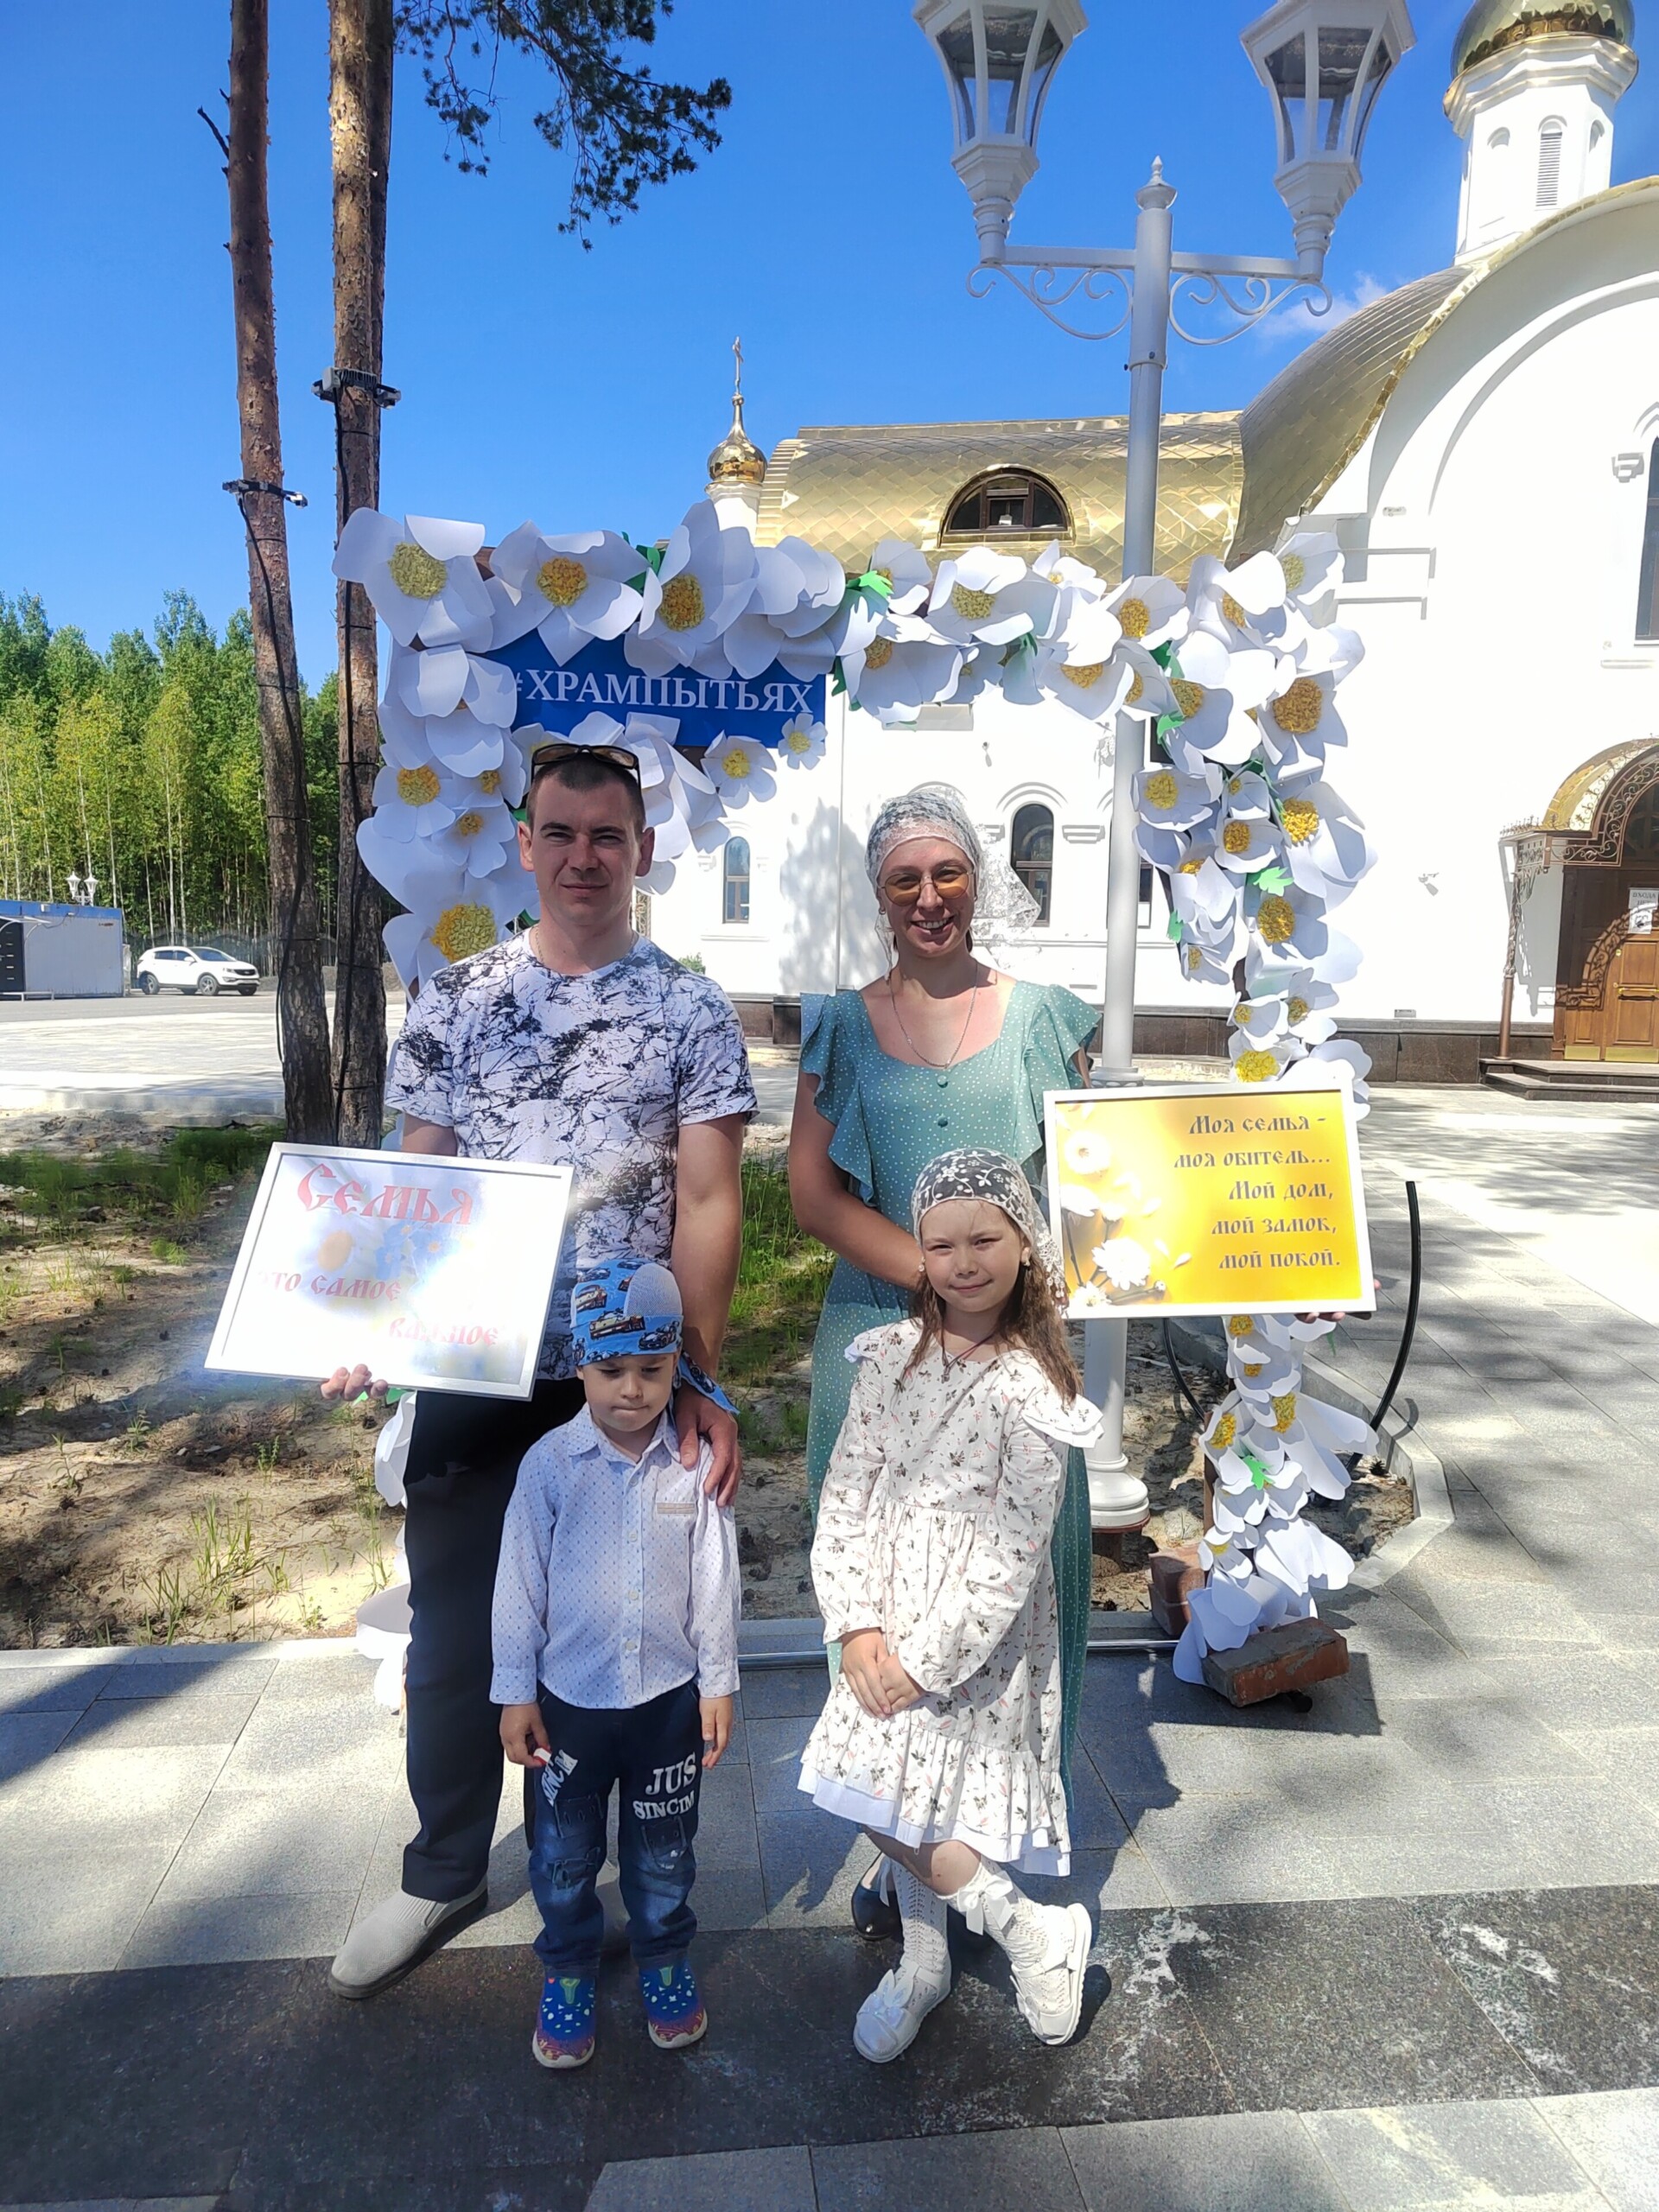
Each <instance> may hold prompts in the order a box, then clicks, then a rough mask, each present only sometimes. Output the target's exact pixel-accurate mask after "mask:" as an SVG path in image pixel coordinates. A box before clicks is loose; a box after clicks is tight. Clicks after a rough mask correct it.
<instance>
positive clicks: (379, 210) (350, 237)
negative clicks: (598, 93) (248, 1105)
mask: <svg viewBox="0 0 1659 2212" xmlns="http://www.w3.org/2000/svg"><path fill="white" fill-rule="evenodd" d="M392 45H393V25H392V0H330V4H329V10H328V74H329V91H328V121H329V131H330V137H331V140H332V144H333V150H334V366H335V368H336V369H338V370H345V369H353V370H356V371H358V372H360V373H362V374H364V375H366V376H370V377H373V378H378V377H379V375H380V361H381V353H380V343H381V329H382V324H383V321H384V319H385V266H386V168H387V163H388V162H389V161H390V159H391V61H392ZM336 419H337V421H338V423H339V433H340V442H339V466H338V468H337V470H336V477H335V484H336V493H337V509H338V513H337V520H338V523H339V524H340V527H342V528H343V527H344V525H345V522H346V517H347V516H348V515H350V514H351V513H353V512H354V510H355V509H357V508H359V507H372V506H375V505H378V503H379V498H380V410H379V408H378V406H377V405H376V404H375V403H374V401H373V400H372V398H370V397H366V396H365V394H364V393H362V392H359V391H353V390H350V389H347V390H346V391H343V392H342V393H341V395H340V399H339V402H338V412H337V416H336ZM337 604H338V621H339V632H340V860H339V874H338V879H337V880H338V896H337V898H336V901H335V910H334V935H335V944H336V948H337V950H336V959H335V969H334V1089H335V1094H336V1096H337V1097H338V1099H339V1102H340V1143H342V1144H360V1145H378V1143H379V1142H380V1135H381V1128H380V1125H381V1120H382V1108H383V1096H384V1092H385V1075H386V994H385V982H384V980H383V977H382V974H381V967H380V962H381V944H380V928H381V924H382V922H383V920H384V919H385V904H384V901H383V899H382V897H381V893H380V890H379V887H378V885H377V884H376V883H375V881H374V880H373V878H372V876H371V875H370V874H369V873H368V871H367V870H366V869H365V868H364V866H363V864H362V861H360V860H359V857H358V851H357V825H358V823H359V822H360V821H361V820H362V819H363V817H365V815H366V814H367V813H368V812H369V811H370V809H371V807H372V791H373V785H374V778H375V770H376V766H377V765H378V762H377V756H378V752H379V724H378V719H377V717H376V714H375V696H376V690H377V665H376V652H375V634H374V609H373V607H372V606H371V605H370V603H369V598H368V594H367V593H366V592H365V591H364V590H363V588H361V586H360V585H358V584H345V583H342V584H341V585H340V590H339V596H338V602H337Z"/></svg>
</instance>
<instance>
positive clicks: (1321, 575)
mask: <svg viewBox="0 0 1659 2212" xmlns="http://www.w3.org/2000/svg"><path fill="white" fill-rule="evenodd" d="M1274 550H1275V551H1276V553H1277V556H1278V560H1279V570H1280V574H1281V575H1282V576H1283V578H1284V580H1285V596H1286V598H1287V599H1288V600H1289V601H1290V603H1291V605H1292V606H1293V607H1298V608H1300V611H1301V613H1303V614H1304V615H1306V617H1307V618H1308V620H1310V621H1317V620H1318V619H1319V613H1321V612H1322V611H1323V609H1324V607H1325V604H1326V603H1327V602H1328V601H1330V600H1331V598H1332V594H1334V592H1335V590H1336V588H1337V586H1338V583H1340V582H1341V581H1342V548H1341V547H1340V546H1339V545H1338V543H1337V541H1336V538H1335V537H1333V536H1332V534H1331V532H1330V531H1291V532H1287V534H1286V535H1285V537H1284V539H1283V542H1282V543H1281V544H1279V545H1278V546H1277V547H1276V548H1275V549H1274Z"/></svg>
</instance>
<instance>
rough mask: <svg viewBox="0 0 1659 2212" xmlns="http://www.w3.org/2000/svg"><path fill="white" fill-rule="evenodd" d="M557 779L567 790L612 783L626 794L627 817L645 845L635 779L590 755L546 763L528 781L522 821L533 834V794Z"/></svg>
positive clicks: (641, 806)
mask: <svg viewBox="0 0 1659 2212" xmlns="http://www.w3.org/2000/svg"><path fill="white" fill-rule="evenodd" d="M550 780H556V781H557V782H558V783H560V784H562V785H563V786H564V788H565V790H566V791H601V790H602V789H603V788H604V786H605V785H607V784H614V785H617V786H618V787H619V788H620V790H622V791H626V794H627V799H628V818H629V820H630V822H631V823H632V825H633V834H634V836H636V837H637V838H638V839H639V840H640V842H644V839H645V794H644V793H643V792H642V791H641V790H640V788H639V783H638V781H637V780H636V779H635V778H633V777H632V776H631V775H630V774H629V773H628V772H627V770H626V768H620V767H618V766H617V764H616V762H615V761H614V760H604V759H602V758H601V756H600V755H599V754H597V753H566V754H565V755H564V757H563V759H562V760H549V761H547V762H546V763H545V764H544V765H543V766H542V767H540V768H538V769H537V772H536V773H535V774H534V775H533V776H532V777H531V779H530V789H529V791H526V792H525V794H524V819H525V821H526V822H527V823H529V825H530V827H531V830H532V831H533V830H534V829H535V827H536V793H537V790H538V789H539V787H540V786H541V785H543V784H544V783H547V782H549V781H550Z"/></svg>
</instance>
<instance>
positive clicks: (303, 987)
mask: <svg viewBox="0 0 1659 2212" xmlns="http://www.w3.org/2000/svg"><path fill="white" fill-rule="evenodd" d="M268 33H269V25H268V0H231V92H230V141H231V149H230V160H229V162H228V164H227V168H226V175H228V177H229V180H230V188H231V244H230V252H231V284H232V298H233V300H234V303H235V315H236V397H237V408H238V413H239V414H240V416H241V418H242V474H243V475H244V476H245V477H246V478H249V479H250V480H252V481H254V482H256V483H262V484H280V483H281V482H282V481H283V438H282V425H281V421H280V418H279V416H278V413H277V311H276V304H275V299H274V295H273V291H272V286H271V270H270V205H269V200H268V197H267V194H266V177H265V167H266V161H265V156H266V137H267V121H266V94H267V85H268V79H269V35H268ZM243 496H244V502H245V512H246V516H247V521H248V607H249V612H250V614H251V618H252V625H253V661H254V673H255V677H256V680H257V684H258V687H259V745H260V757H261V763H262V767H263V772H264V811H265V843H266V849H267V851H268V854H269V860H268V863H267V873H268V876H269V896H270V919H269V923H268V926H269V928H270V933H271V936H272V937H273V938H274V939H275V940H276V943H277V1034H278V1037H279V1039H280V1040H281V1045H282V1055H283V1106H284V1109H285V1119H286V1123H287V1129H288V1134H289V1136H290V1137H293V1138H296V1139H299V1140H301V1141H308V1142H311V1143H317V1142H325V1143H326V1142H327V1140H328V1139H329V1138H330V1137H331V1136H332V1135H333V1134H334V1092H333V1087H332V1084H331V1083H330V1079H329V1068H328V1015H327V1003H326V1001H325V1000H324V997H323V988H322V956H321V947H320V945H319V944H318V939H317V886H316V876H315V869H314V868H313V865H312V858H311V821H310V809H309V806H308V802H307V798H306V784H305V747H304V740H303V731H302V725H301V721H300V678H299V664H298V661H297V658H296V654H295V650H294V610H293V607H292V604H291V603H290V601H289V573H288V520H287V513H288V511H287V509H286V507H285V506H284V505H283V501H282V500H281V499H277V497H276V496H275V495H274V494H272V493H269V492H252V493H245V494H244V495H243ZM113 868H114V862H113V860H111V873H113Z"/></svg>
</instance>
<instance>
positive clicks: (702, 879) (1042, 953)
mask: <svg viewBox="0 0 1659 2212" xmlns="http://www.w3.org/2000/svg"><path fill="white" fill-rule="evenodd" d="M958 718H959V719H960V720H961V721H963V722H965V723H967V724H968V726H967V727H957V728H937V727H936V728H922V729H914V730H909V729H892V730H888V729H884V728H882V727H881V725H880V723H879V722H877V721H874V718H873V717H872V716H870V715H863V714H859V713H857V712H855V711H850V710H849V708H848V705H847V702H846V700H845V699H844V697H842V698H832V699H831V700H830V702H829V711H828V715H827V717H826V727H827V728H828V731H829V744H828V747H827V748H826V751H825V755H824V758H823V760H822V761H821V762H820V763H819V764H818V766H817V767H816V768H813V769H810V770H806V771H790V770H785V771H783V772H780V774H779V779H778V789H777V794H776V796H775V797H774V798H772V799H771V800H768V801H766V802H765V803H763V804H759V805H751V806H749V807H747V808H746V809H744V810H743V813H742V815H741V817H739V818H738V827H739V829H740V830H741V833H742V834H743V835H745V836H747V839H748V842H749V849H750V856H751V864H752V880H751V895H750V913H749V921H748V924H747V926H734V925H727V924H726V923H725V922H724V921H723V920H722V918H721V916H722V911H723V906H722V893H723V880H724V879H723V872H722V871H723V865H724V863H723V857H722V855H719V854H710V855H693V856H692V857H691V859H690V861H687V862H684V863H683V864H682V866H681V868H680V869H679V872H678V875H677V880H676V882H675V885H674V887H673V889H672V890H671V891H670V892H669V893H665V894H664V895H663V896H662V897H660V898H658V899H656V900H655V901H654V902H653V911H652V935H653V936H654V937H655V938H656V939H657V940H658V943H659V944H662V945H664V947H665V948H666V950H669V951H670V952H671V953H674V954H675V955H677V957H684V956H685V955H687V954H689V953H695V954H696V955H697V956H698V957H700V958H701V959H702V961H703V963H704V964H705V965H706V967H707V968H708V970H709V974H710V975H711V976H715V978H716V979H717V980H718V981H719V982H721V984H722V985H724V987H725V988H727V989H728V991H730V992H731V993H733V994H734V995H736V996H760V997H771V996H773V995H784V996H791V997H792V996H794V995H797V994H798V993H799V992H801V991H817V990H834V989H836V988H842V987H855V986H857V985H859V984H861V983H864V982H868V981H869V979H870V978H871V977H872V976H876V975H880V973H882V972H883V971H884V969H886V967H887V964H888V955H887V952H886V950H885V948H884V946H883V944H882V941H881V937H880V931H879V929H878V925H877V916H876V910H875V902H874V898H873V896H872V894H871V893H870V889H869V887H868V883H867V881H866V880H865V874H864V841H865V837H866V835H867V833H868V829H869V826H870V824H871V823H872V822H873V821H874V818H875V816H876V814H877V813H878V812H879V811H880V808H881V806H882V805H883V804H885V802H886V801H887V799H889V798H893V796H894V795H895V794H896V793H898V792H899V791H906V790H908V789H910V788H911V787H912V785H916V784H919V783H925V782H931V781H943V782H946V783H951V784H954V785H956V786H957V789H958V790H959V791H961V792H962V793H963V797H964V798H966V800H967V802H968V806H969V813H970V815H971V816H972V818H973V820H974V822H975V823H976V825H977V826H978V828H979V830H980V834H981V836H982V838H983V839H984V841H985V842H986V844H987V846H988V847H993V848H995V849H996V850H998V851H999V852H1000V853H1001V855H1002V856H1003V858H1004V859H1006V858H1007V851H1008V835H1009V830H1010V828H1011V825H1012V823H1013V820H1014V812H1015V810H1016V809H1017V808H1019V807H1020V806H1021V805H1023V804H1026V803H1027V802H1028V801H1035V802H1037V803H1039V804H1044V805H1046V806H1048V807H1049V808H1050V809H1051V810H1052V812H1053V815H1054V826H1055V837H1054V874H1053V889H1052V898H1051V906H1050V921H1049V925H1048V926H1047V927H1046V928H1040V929H1033V930H1029V931H1024V932H1021V933H1020V935H1018V936H1017V937H1014V938H1008V939H1006V940H1003V941H1001V943H1000V944H999V945H998V946H997V948H996V950H997V956H998V957H999V959H1000V960H1001V963H1002V964H1003V965H1004V966H1005V967H1007V969H1010V970H1011V972H1013V973H1014V974H1015V975H1017V976H1023V977H1026V978H1028V979H1029V980H1031V981H1033V982H1053V983H1059V984H1063V985H1065V987H1066V988H1069V989H1071V990H1075V991H1076V992H1077V993H1078V995H1080V996H1081V997H1084V998H1085V999H1088V1000H1090V1001H1093V1002H1095V1003H1096V1004H1097V1003H1098V1002H1099V1000H1100V995H1101V988H1102V975H1103V969H1104V965H1105V957H1106V954H1105V946H1106V940H1105V927H1104V922H1105V908H1106V849H1107V848H1106V837H1107V830H1108V826H1109V821H1110V816H1111V804H1110V790H1109V785H1110V774H1111V771H1110V763H1109V756H1108V758H1107V760H1105V761H1104V762H1102V761H1100V760H1097V758H1096V754H1097V751H1098V746H1099V734H1098V733H1097V732H1096V729H1095V728H1094V726H1093V725H1092V724H1091V723H1088V722H1085V721H1083V720H1082V719H1081V718H1080V717H1079V716H1077V715H1073V714H1072V713H1071V710H1070V709H1068V708H1065V707H1063V706H1059V705H1051V706H1045V707H1020V706H1015V705H1013V704H1012V703H1010V702H1007V701H1006V700H1005V699H1003V698H1002V696H1001V693H1000V692H991V693H988V694H986V695H982V696H981V697H980V698H979V699H977V700H976V701H975V702H974V703H973V705H972V706H971V708H969V709H956V710H954V715H952V719H953V720H955V719H958ZM1166 920H1167V914H1166V909H1165V907H1164V905H1163V900H1162V894H1161V893H1160V892H1155V893H1154V903H1153V908H1152V915H1151V920H1150V924H1149V925H1148V926H1147V928H1146V929H1144V930H1143V931H1141V938H1140V957H1139V967H1140V984H1139V991H1138V998H1139V1001H1140V1003H1141V1004H1142V1005H1143V1006H1150V1005H1162V1006H1172V1005H1173V1006H1185V1005H1189V1004H1190V1005H1192V1006H1202V1005H1205V1004H1217V1003H1221V1002H1223V1000H1224V994H1219V993H1217V992H1215V991H1214V990H1209V991H1204V992H1199V991H1194V990H1192V989H1191V988H1189V987H1188V986H1187V985H1186V984H1185V982H1183V981H1182V980H1181V978H1180V976H1179V974H1178V972H1177V969H1176V963H1175V953H1174V948H1173V945H1172V944H1170V943H1169V940H1168V938H1167V937H1166V934H1165V925H1166Z"/></svg>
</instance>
